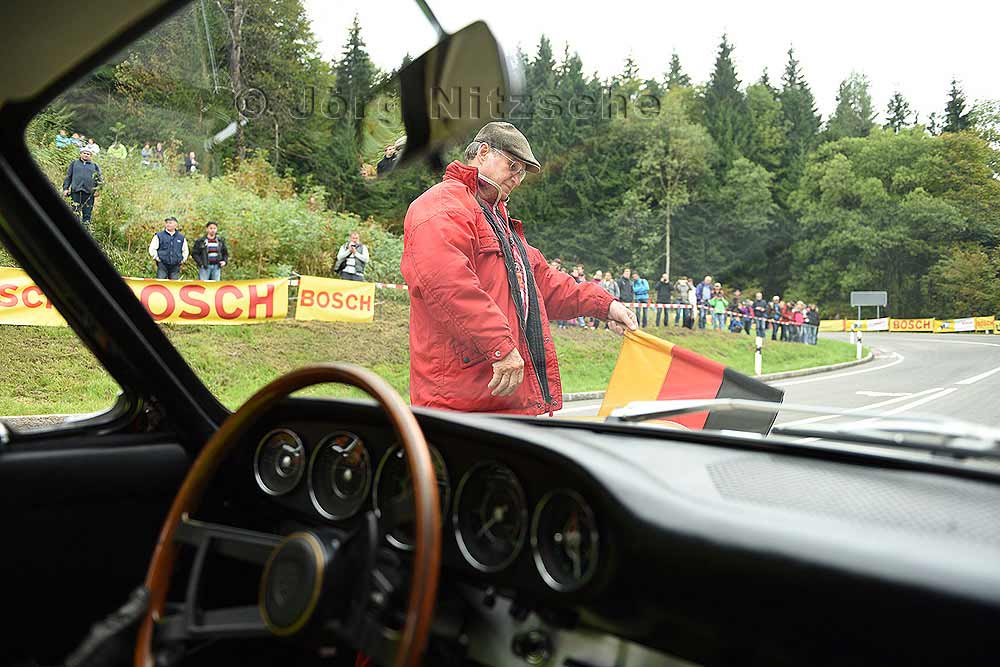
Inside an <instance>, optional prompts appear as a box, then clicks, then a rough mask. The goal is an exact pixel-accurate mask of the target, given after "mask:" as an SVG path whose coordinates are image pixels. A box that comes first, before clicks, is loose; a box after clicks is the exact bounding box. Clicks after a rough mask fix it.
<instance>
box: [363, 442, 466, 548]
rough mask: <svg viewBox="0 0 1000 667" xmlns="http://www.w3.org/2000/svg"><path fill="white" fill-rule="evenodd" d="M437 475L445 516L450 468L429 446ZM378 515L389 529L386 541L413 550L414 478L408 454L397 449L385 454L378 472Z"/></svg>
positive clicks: (374, 497) (375, 495)
mask: <svg viewBox="0 0 1000 667" xmlns="http://www.w3.org/2000/svg"><path fill="white" fill-rule="evenodd" d="M428 449H430V452H431V462H432V463H433V464H434V474H435V476H436V477H437V487H438V499H439V500H440V501H441V514H442V515H444V514H446V513H447V512H448V500H449V496H450V495H451V485H450V484H449V482H448V468H447V467H445V465H444V459H443V458H442V457H441V452H439V451H438V450H437V449H435V448H434V447H433V446H432V445H428ZM372 504H373V505H374V506H375V513H376V514H377V515H378V517H379V519H380V520H381V521H382V522H384V525H385V526H386V528H387V530H386V535H385V539H386V540H388V542H389V544H392V545H393V546H395V547H399V548H400V549H405V550H407V551H409V550H411V549H413V544H414V537H413V535H414V521H415V517H414V515H413V513H414V506H413V479H412V478H411V477H410V468H409V464H408V463H407V461H406V452H404V451H403V449H402V447H400V446H398V445H397V446H395V447H393V448H392V449H390V450H389V451H387V452H386V453H385V456H383V457H382V460H381V461H380V462H379V464H378V470H377V471H376V472H375V490H374V491H373V492H372Z"/></svg>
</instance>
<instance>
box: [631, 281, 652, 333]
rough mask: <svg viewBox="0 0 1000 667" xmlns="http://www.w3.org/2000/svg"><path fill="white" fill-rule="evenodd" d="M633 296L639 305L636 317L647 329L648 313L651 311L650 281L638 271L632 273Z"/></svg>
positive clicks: (636, 308)
mask: <svg viewBox="0 0 1000 667" xmlns="http://www.w3.org/2000/svg"><path fill="white" fill-rule="evenodd" d="M632 294H633V296H634V297H635V300H636V302H637V303H638V304H639V305H638V306H636V307H635V317H636V319H637V320H639V321H640V323H641V326H643V327H645V326H646V324H647V323H648V320H647V319H646V318H647V315H646V313H647V312H648V311H649V281H648V280H646V279H645V278H643V277H641V276H640V275H639V272H638V271H633V272H632ZM640 312H641V313H642V314H641V315H640Z"/></svg>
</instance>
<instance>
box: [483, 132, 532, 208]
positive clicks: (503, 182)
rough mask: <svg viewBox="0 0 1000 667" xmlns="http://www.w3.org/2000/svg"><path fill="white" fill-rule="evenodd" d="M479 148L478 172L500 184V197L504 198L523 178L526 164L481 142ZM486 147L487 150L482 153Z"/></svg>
mask: <svg viewBox="0 0 1000 667" xmlns="http://www.w3.org/2000/svg"><path fill="white" fill-rule="evenodd" d="M483 146H484V147H485V148H480V149H479V150H480V154H479V155H480V165H479V173H481V174H482V175H483V176H485V177H486V178H488V179H490V180H491V181H494V182H495V183H497V184H498V185H499V186H500V190H501V193H500V194H501V198H503V199H506V198H507V197H509V196H510V193H511V192H513V191H514V188H516V187H517V186H519V185H520V184H521V181H523V180H524V175H525V173H526V171H525V170H526V168H527V165H525V164H524V163H523V162H521V161H520V160H517V159H515V158H514V157H513V156H511V155H510V154H509V153H506V152H504V151H501V150H499V149H496V148H492V147H490V146H489V145H488V144H483ZM487 149H488V152H486V153H485V155H484V154H483V153H484V151H486V150H487Z"/></svg>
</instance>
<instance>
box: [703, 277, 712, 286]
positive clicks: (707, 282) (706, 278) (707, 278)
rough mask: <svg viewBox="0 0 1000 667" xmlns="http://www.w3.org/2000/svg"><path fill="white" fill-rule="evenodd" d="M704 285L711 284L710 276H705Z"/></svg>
mask: <svg viewBox="0 0 1000 667" xmlns="http://www.w3.org/2000/svg"><path fill="white" fill-rule="evenodd" d="M705 284H706V285H711V284H712V276H705Z"/></svg>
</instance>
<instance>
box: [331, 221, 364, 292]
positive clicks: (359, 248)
mask: <svg viewBox="0 0 1000 667" xmlns="http://www.w3.org/2000/svg"><path fill="white" fill-rule="evenodd" d="M367 263H368V248H366V247H365V245H364V244H363V243H361V235H360V234H359V233H357V232H351V236H350V237H349V238H348V240H347V243H345V244H344V245H342V246H340V251H339V252H337V263H336V264H335V265H334V267H333V272H334V273H335V274H337V275H338V276H340V277H341V279H343V280H358V281H361V282H364V279H365V265H366V264H367Z"/></svg>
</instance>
